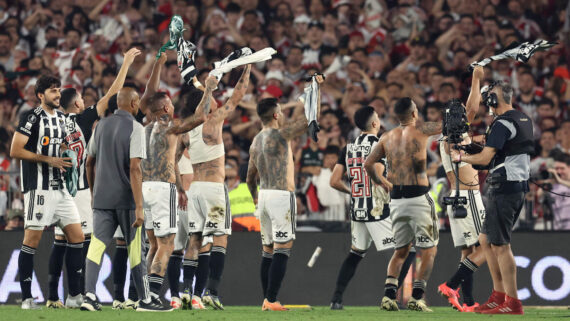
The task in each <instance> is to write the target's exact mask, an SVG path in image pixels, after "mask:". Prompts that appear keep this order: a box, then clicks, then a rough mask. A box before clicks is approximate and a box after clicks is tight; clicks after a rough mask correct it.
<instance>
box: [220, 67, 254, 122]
mask: <svg viewBox="0 0 570 321" xmlns="http://www.w3.org/2000/svg"><path fill="white" fill-rule="evenodd" d="M250 73H251V65H247V66H245V68H244V69H243V72H242V74H241V77H240V78H239V80H238V82H237V84H236V86H235V87H234V91H233V93H232V96H231V97H230V99H228V101H227V102H226V104H225V105H224V106H222V108H219V109H217V110H216V111H215V113H214V118H215V119H216V120H217V121H223V120H224V119H226V117H228V115H229V114H230V113H231V112H233V111H234V110H235V109H236V107H237V106H238V104H239V102H240V101H241V100H242V98H243V96H244V95H245V92H246V91H247V86H249V75H250Z"/></svg>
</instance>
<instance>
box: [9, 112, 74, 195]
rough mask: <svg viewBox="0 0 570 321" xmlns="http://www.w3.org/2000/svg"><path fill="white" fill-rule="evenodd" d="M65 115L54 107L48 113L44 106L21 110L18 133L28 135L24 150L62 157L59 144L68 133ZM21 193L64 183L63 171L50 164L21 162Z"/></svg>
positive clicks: (46, 188)
mask: <svg viewBox="0 0 570 321" xmlns="http://www.w3.org/2000/svg"><path fill="white" fill-rule="evenodd" d="M65 120H66V118H65V115H64V114H63V113H62V112H61V111H59V110H54V114H53V115H50V114H48V113H46V112H45V111H44V110H43V109H42V107H39V106H38V107H36V108H35V109H33V110H30V111H27V112H25V113H22V115H21V116H20V123H19V125H18V128H17V129H16V131H17V132H19V133H20V134H22V135H24V136H26V137H28V142H27V143H26V145H25V146H24V149H26V150H27V151H30V152H32V153H35V154H40V155H44V156H51V157H61V150H60V146H61V143H62V142H63V140H64V138H65V136H67V132H66V126H65ZM20 177H21V185H22V192H24V193H25V192H27V191H30V190H36V189H37V190H49V189H50V187H51V186H56V185H57V186H59V184H61V183H62V175H61V171H60V170H59V169H58V168H54V167H51V166H49V165H48V164H47V163H35V162H29V161H25V160H21V161H20Z"/></svg>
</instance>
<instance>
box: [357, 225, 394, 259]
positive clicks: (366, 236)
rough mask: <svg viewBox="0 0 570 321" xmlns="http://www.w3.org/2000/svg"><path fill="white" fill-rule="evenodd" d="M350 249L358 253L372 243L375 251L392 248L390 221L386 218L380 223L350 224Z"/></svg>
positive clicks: (392, 235) (392, 238)
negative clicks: (354, 249)
mask: <svg viewBox="0 0 570 321" xmlns="http://www.w3.org/2000/svg"><path fill="white" fill-rule="evenodd" d="M350 233H351V235H352V247H353V248H356V249H357V250H359V251H362V252H364V251H366V250H368V248H369V247H370V245H371V244H372V241H374V245H375V246H376V250H377V251H384V250H388V249H393V248H394V242H395V240H394V234H393V233H392V220H391V219H390V218H389V217H387V218H385V219H383V220H381V221H373V222H356V221H352V222H351V223H350Z"/></svg>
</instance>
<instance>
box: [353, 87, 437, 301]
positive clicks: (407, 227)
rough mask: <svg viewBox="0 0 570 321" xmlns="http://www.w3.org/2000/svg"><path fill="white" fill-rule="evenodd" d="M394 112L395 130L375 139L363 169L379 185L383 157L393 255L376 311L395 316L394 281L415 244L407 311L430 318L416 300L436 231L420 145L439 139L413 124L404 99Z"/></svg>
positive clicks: (432, 126)
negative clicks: (415, 260) (418, 256)
mask: <svg viewBox="0 0 570 321" xmlns="http://www.w3.org/2000/svg"><path fill="white" fill-rule="evenodd" d="M394 111H395V113H396V116H397V117H398V120H399V121H400V126H399V127H397V128H394V129H392V130H391V131H389V132H388V133H385V134H384V135H382V136H381V137H380V140H379V141H378V144H376V147H374V150H373V151H372V153H371V154H370V155H369V156H368V158H367V159H366V163H365V165H364V166H365V168H366V172H367V173H368V176H370V178H371V179H372V181H374V182H375V183H376V184H378V185H382V180H381V178H380V176H379V175H378V172H377V171H376V170H375V164H376V162H378V161H379V160H380V159H382V158H384V157H386V165H387V169H388V181H390V183H392V184H393V189H392V191H391V192H390V197H391V201H390V216H391V218H392V231H393V232H394V239H395V248H396V251H394V255H393V256H392V259H391V260H390V263H389V264H388V273H387V276H386V284H385V288H384V297H383V298H382V303H381V308H382V309H384V310H389V311H398V304H397V303H396V291H397V288H398V279H397V278H398V275H400V270H401V268H402V264H403V263H404V261H405V260H406V258H407V257H408V252H409V251H410V248H411V247H412V245H413V244H415V247H416V248H419V249H420V250H421V262H420V264H419V268H418V274H417V278H416V279H415V280H414V287H413V291H412V297H411V298H410V300H409V301H408V308H409V309H410V310H416V311H425V312H431V309H429V308H428V307H427V305H426V303H425V301H424V300H423V298H422V297H423V294H424V290H425V288H426V284H427V280H428V279H429V276H430V274H431V270H432V268H433V261H434V258H435V254H436V252H437V243H438V241H439V230H438V226H437V220H438V218H437V215H436V213H435V207H434V201H433V199H432V198H431V196H430V194H429V181H428V178H427V174H426V159H427V151H426V145H427V139H428V137H429V136H432V135H436V134H439V133H441V123H433V122H426V123H423V124H418V123H417V120H418V117H419V116H418V109H417V107H416V104H415V103H414V102H413V101H412V100H411V99H410V98H401V99H400V100H398V102H397V103H396V106H395V107H394ZM410 169H411V170H410Z"/></svg>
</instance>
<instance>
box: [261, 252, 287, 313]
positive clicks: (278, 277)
mask: <svg viewBox="0 0 570 321" xmlns="http://www.w3.org/2000/svg"><path fill="white" fill-rule="evenodd" d="M289 255H291V249H283V248H281V249H275V250H273V261H272V262H271V267H270V268H269V282H268V285H267V297H266V298H267V301H269V302H272V303H273V302H275V301H277V294H278V293H279V289H280V288H281V283H283V278H284V277H285V271H286V270H287V261H288V260H289Z"/></svg>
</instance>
